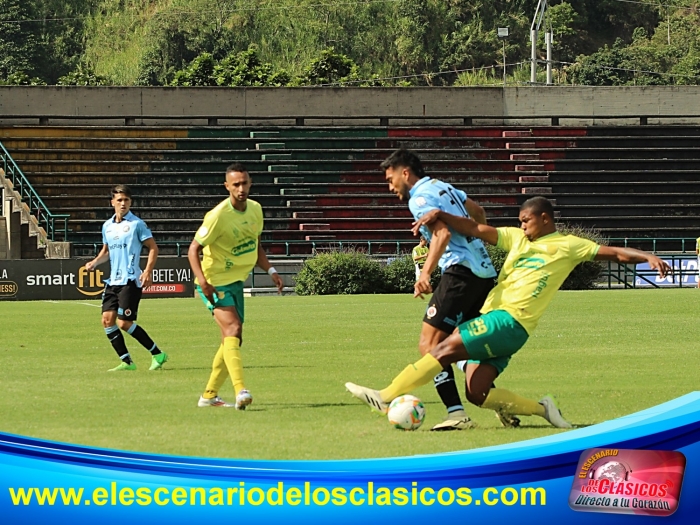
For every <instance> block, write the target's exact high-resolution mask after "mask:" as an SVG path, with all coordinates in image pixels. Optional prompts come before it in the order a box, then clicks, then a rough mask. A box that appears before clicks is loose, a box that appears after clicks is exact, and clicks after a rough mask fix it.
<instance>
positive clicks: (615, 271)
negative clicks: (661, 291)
mask: <svg viewBox="0 0 700 525" xmlns="http://www.w3.org/2000/svg"><path fill="white" fill-rule="evenodd" d="M609 241H610V244H611V245H614V246H624V247H629V246H632V245H634V244H636V243H639V242H643V243H649V245H650V246H652V247H654V248H655V247H656V246H659V245H660V244H662V243H665V242H671V243H676V244H677V245H678V247H679V248H680V250H676V253H667V254H661V257H662V258H663V259H665V260H666V261H668V262H669V264H670V265H671V266H672V267H673V269H674V272H673V275H671V276H668V277H666V279H664V280H663V281H661V282H659V281H660V280H659V279H658V272H656V271H655V270H651V269H647V268H644V267H643V266H642V267H640V266H636V265H632V264H616V263H613V262H607V263H605V264H606V266H605V269H604V270H603V273H602V275H601V276H600V278H599V279H598V283H599V284H600V285H602V287H604V288H662V287H663V288H667V287H676V288H695V287H697V284H698V276H699V274H698V266H699V265H700V260H699V259H698V258H697V257H696V256H695V254H694V252H695V244H694V243H695V239H691V238H680V237H679V238H669V239H661V238H658V239H654V238H611V239H609ZM273 244H274V245H278V246H279V245H283V246H285V250H286V252H285V254H284V255H278V254H275V255H271V256H270V258H275V257H289V258H293V257H298V258H304V257H306V256H309V255H313V254H314V253H316V250H317V249H318V248H319V247H323V248H326V247H329V246H335V247H338V248H342V247H350V246H352V247H355V248H364V247H366V250H367V253H368V254H370V255H375V256H377V257H381V256H384V257H386V256H392V255H403V254H406V253H408V252H409V250H410V249H411V248H412V247H413V246H415V244H416V241H414V240H411V239H408V240H400V241H397V240H376V239H374V240H365V241H363V240H358V241H347V240H346V241H339V240H328V241H263V246H267V248H269V247H270V245H273ZM158 245H159V246H175V248H176V256H177V257H186V256H187V249H188V248H189V245H190V242H189V241H188V242H178V241H162V242H159V243H158ZM295 245H308V246H310V248H311V250H312V251H311V252H310V253H308V254H294V253H290V249H291V247H292V246H295ZM691 245H692V249H691ZM381 246H391V247H392V248H393V250H392V251H391V252H388V251H382V252H381V253H380V252H378V251H377V250H378V249H379V248H380V247H381ZM75 247H76V248H81V247H82V248H87V247H91V248H92V252H93V256H95V255H97V253H98V252H99V251H100V249H102V244H98V243H76V244H75ZM648 251H654V250H653V249H648ZM679 252H680V253H679ZM690 253H692V254H693V255H689V254H690ZM288 274H289V272H284V273H283V274H282V275H288ZM265 275H266V274H265ZM255 276H256V274H255V273H254V274H253V276H252V279H253V286H254V283H255Z"/></svg>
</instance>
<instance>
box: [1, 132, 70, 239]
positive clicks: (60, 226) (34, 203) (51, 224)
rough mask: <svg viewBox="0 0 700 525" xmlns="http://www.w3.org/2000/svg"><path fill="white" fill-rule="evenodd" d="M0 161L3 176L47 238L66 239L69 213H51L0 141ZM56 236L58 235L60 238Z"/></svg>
mask: <svg viewBox="0 0 700 525" xmlns="http://www.w3.org/2000/svg"><path fill="white" fill-rule="evenodd" d="M0 163H1V165H2V169H3V171H4V172H5V177H7V178H8V179H9V180H10V182H11V183H12V186H13V188H14V190H15V191H16V192H17V193H19V195H20V197H21V199H22V202H23V203H25V204H26V205H27V206H28V208H29V214H30V215H34V216H35V217H36V218H37V220H38V221H39V226H41V227H43V228H44V230H45V231H46V235H47V236H48V239H49V240H50V241H56V240H62V241H67V240H68V217H69V215H67V214H61V213H51V211H50V210H49V209H48V208H47V207H46V204H44V201H42V200H41V197H39V194H38V193H37V192H36V191H35V190H34V188H33V187H32V185H31V184H30V183H29V181H28V180H27V177H25V176H24V173H22V170H21V169H20V168H19V166H17V164H16V163H15V161H14V159H13V158H12V157H11V156H10V154H9V153H8V151H7V150H6V149H5V146H3V144H2V142H0ZM57 237H60V239H58V238H57Z"/></svg>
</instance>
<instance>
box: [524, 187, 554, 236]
mask: <svg viewBox="0 0 700 525" xmlns="http://www.w3.org/2000/svg"><path fill="white" fill-rule="evenodd" d="M519 219H520V227H521V228H522V229H523V231H524V232H525V237H527V239H528V240H529V241H534V240H536V239H539V238H540V237H542V236H544V235H549V234H550V233H554V232H555V231H556V229H557V228H556V225H555V224H554V208H553V207H552V203H551V202H550V201H549V200H548V199H546V198H545V197H532V198H531V199H528V200H526V201H525V202H523V204H522V206H520V215H519Z"/></svg>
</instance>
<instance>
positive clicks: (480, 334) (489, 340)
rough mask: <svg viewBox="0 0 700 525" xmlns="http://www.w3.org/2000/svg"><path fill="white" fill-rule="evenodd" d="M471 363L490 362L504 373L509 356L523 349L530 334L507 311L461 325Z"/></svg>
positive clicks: (483, 316) (494, 311) (494, 312)
mask: <svg viewBox="0 0 700 525" xmlns="http://www.w3.org/2000/svg"><path fill="white" fill-rule="evenodd" d="M459 335H461V336H462V342H463V343H464V347H465V348H466V349H467V353H468V354H469V361H468V362H469V363H488V364H490V365H492V366H494V367H496V369H497V370H498V373H499V374H500V373H502V372H503V370H505V368H506V367H507V366H508V361H510V357H511V356H512V355H513V354H514V353H515V352H517V351H518V350H520V349H521V348H522V347H523V345H524V344H525V342H526V341H527V338H528V333H527V332H526V331H525V329H524V328H523V327H522V325H521V324H520V323H518V322H517V321H516V320H515V319H513V316H511V315H510V314H509V313H508V312H506V311H504V310H493V311H491V312H489V313H486V314H483V315H481V316H479V317H477V318H475V319H471V320H470V321H467V322H466V323H462V324H460V325H459Z"/></svg>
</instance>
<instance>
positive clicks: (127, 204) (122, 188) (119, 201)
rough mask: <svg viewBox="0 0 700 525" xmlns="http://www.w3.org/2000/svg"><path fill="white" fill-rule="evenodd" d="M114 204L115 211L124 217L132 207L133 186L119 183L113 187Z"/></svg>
mask: <svg viewBox="0 0 700 525" xmlns="http://www.w3.org/2000/svg"><path fill="white" fill-rule="evenodd" d="M112 206H113V207H114V213H116V214H117V215H118V216H119V217H123V216H124V215H126V214H127V213H129V208H131V188H129V186H127V185H126V184H117V185H116V186H114V187H113V188H112Z"/></svg>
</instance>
